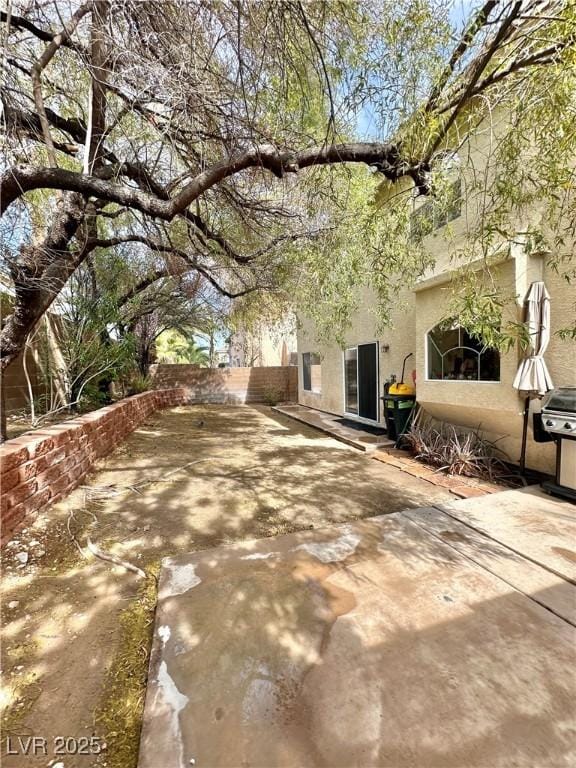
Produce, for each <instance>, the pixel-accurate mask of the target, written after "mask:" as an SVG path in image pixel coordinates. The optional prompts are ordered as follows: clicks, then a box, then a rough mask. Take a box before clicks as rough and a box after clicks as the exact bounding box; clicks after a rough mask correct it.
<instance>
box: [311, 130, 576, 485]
mask: <svg viewBox="0 0 576 768" xmlns="http://www.w3.org/2000/svg"><path fill="white" fill-rule="evenodd" d="M503 119H506V118H505V116H504V118H503ZM483 128H484V129H482V126H481V127H480V129H479V130H478V131H477V132H476V133H475V134H474V135H473V136H472V138H471V139H469V140H468V142H467V145H466V146H464V147H461V148H460V155H461V156H462V157H464V158H465V162H463V163H462V165H461V167H459V168H458V169H457V173H456V179H455V182H454V183H455V185H457V186H458V191H460V190H461V194H460V195H456V196H455V199H454V205H453V206H451V208H450V211H449V214H448V215H446V214H444V215H443V216H442V217H441V218H440V219H439V220H434V217H428V218H427V221H428V226H427V229H426V230H425V231H424V233H422V232H420V236H422V237H423V245H424V247H425V248H426V249H427V250H428V252H429V253H430V254H431V255H432V256H433V257H434V266H433V267H432V268H430V269H429V270H428V271H427V272H426V273H425V274H423V275H422V276H421V277H420V278H419V279H418V280H417V282H416V284H415V285H413V286H411V287H410V288H409V289H408V288H407V289H405V290H402V291H401V292H400V293H399V295H398V296H397V300H398V301H397V304H396V308H395V309H394V311H393V313H392V318H391V319H392V325H391V327H390V328H389V329H388V330H387V331H386V332H385V333H383V334H381V335H378V334H377V332H376V320H375V317H374V313H373V312H371V311H370V308H371V307H372V306H373V305H374V302H375V300H376V299H375V296H374V294H373V292H372V291H371V289H369V288H367V287H363V286H358V291H359V292H360V295H361V302H360V306H361V309H360V310H359V311H358V312H357V314H356V316H355V317H354V320H353V323H352V327H350V328H349V330H348V332H347V335H346V339H345V342H346V343H345V346H344V348H342V347H340V346H339V345H338V344H336V343H334V344H332V345H321V344H319V343H318V342H317V340H316V334H315V328H314V325H313V323H311V322H310V321H309V320H308V319H307V318H305V317H301V318H299V320H300V327H299V331H298V365H299V386H298V401H299V403H300V404H302V405H305V406H309V407H312V408H316V409H319V410H322V411H327V412H330V413H334V414H338V415H342V416H347V417H349V418H350V419H354V420H358V421H364V422H367V423H369V424H381V425H383V422H384V419H383V412H382V411H383V409H382V401H381V395H382V394H383V388H384V384H385V382H386V380H388V379H389V378H390V376H391V375H395V376H396V377H397V378H398V380H399V379H400V375H401V372H402V365H403V361H404V360H405V358H406V356H407V355H411V356H410V357H409V358H408V359H407V360H406V373H405V381H408V382H410V383H412V381H413V379H414V380H415V383H416V399H417V402H418V403H419V404H420V406H421V407H422V408H423V409H424V410H425V411H426V412H427V413H429V414H430V415H431V416H433V417H434V418H436V419H438V420H441V421H444V422H450V423H453V424H456V425H461V426H464V427H470V428H478V427H480V429H481V431H482V432H483V433H485V435H486V436H487V437H488V438H489V439H499V443H498V444H499V446H500V447H501V448H502V449H503V450H504V451H505V452H506V453H507V455H508V456H509V458H510V460H511V461H512V462H516V463H517V462H518V461H519V458H520V453H521V440H522V425H523V412H524V402H525V397H524V394H522V393H519V392H518V390H516V389H514V387H513V381H514V377H515V373H516V371H517V368H518V365H519V362H520V360H521V358H522V350H521V349H520V345H517V346H516V347H515V348H513V349H511V350H510V351H509V352H506V353H500V352H498V350H496V349H490V348H485V347H484V345H483V344H482V342H480V341H479V340H478V339H474V338H472V337H470V336H469V335H468V334H467V333H466V331H465V330H464V329H463V328H461V327H459V326H458V324H457V323H456V322H455V323H453V324H452V325H451V326H450V327H448V328H446V327H441V326H440V323H441V322H442V321H446V318H447V305H448V295H449V285H450V282H451V280H452V278H453V276H454V274H455V272H454V260H453V259H452V256H453V254H454V252H455V251H456V250H457V249H458V250H459V249H460V248H461V247H462V245H463V243H464V242H465V240H466V238H467V237H468V234H467V233H468V232H469V231H470V223H471V222H473V221H474V217H476V216H478V215H479V210H478V205H479V203H478V199H477V195H476V197H475V196H474V195H473V194H468V192H467V191H466V190H467V185H466V183H464V184H462V183H461V182H462V180H464V182H465V181H466V174H467V173H469V172H472V171H471V170H470V168H471V165H473V166H474V169H475V172H476V173H477V172H478V169H479V168H483V167H484V168H485V167H486V165H487V164H488V163H489V160H488V159H487V158H490V156H491V152H490V143H491V142H493V141H494V135H495V133H497V130H498V126H497V125H495V124H494V117H493V116H491V123H490V125H489V126H486V125H484V126H483ZM488 172H491V171H490V169H488ZM470 186H471V187H472V185H470ZM407 204H408V205H411V206H413V214H412V220H413V225H414V227H415V228H416V227H418V225H419V223H420V220H421V219H422V216H421V214H422V213H423V211H422V207H423V206H429V205H430V202H429V201H427V200H425V199H423V198H416V197H414V196H412V197H410V196H409V202H407ZM540 215H541V212H540V211H539V210H538V207H537V206H535V207H534V210H532V211H530V213H529V216H528V218H530V219H531V221H530V222H527V221H526V220H525V219H526V215H525V214H524V220H522V221H520V220H519V221H518V222H517V223H515V225H514V226H515V228H516V229H515V231H517V232H518V236H517V237H514V238H513V240H512V241H510V242H507V241H502V242H501V243H500V244H499V245H498V246H497V247H496V248H495V250H494V253H493V254H492V264H493V267H492V274H493V275H494V277H495V280H496V281H497V283H498V285H499V287H500V288H501V289H502V295H507V296H510V297H511V298H510V300H509V301H508V302H507V304H506V306H505V307H504V309H503V319H512V320H514V321H516V322H521V321H522V307H523V303H524V298H525V296H526V294H527V291H528V289H529V287H530V285H531V283H532V282H533V281H540V280H543V281H544V282H545V284H546V287H547V289H548V292H549V293H550V297H551V302H550V308H551V340H550V344H549V347H548V350H547V351H546V355H545V359H546V362H547V365H548V369H549V371H550V374H551V377H552V380H553V382H554V386H555V387H560V386H570V385H575V384H576V345H575V344H574V341H573V340H566V339H565V340H563V339H561V338H560V337H559V336H558V334H557V331H558V330H559V329H560V328H565V327H566V325H567V324H568V323H569V322H570V318H572V317H573V315H574V304H575V302H576V295H575V288H574V285H571V284H569V283H568V282H567V281H566V280H565V279H564V278H563V276H562V275H561V274H559V273H558V272H556V271H555V270H554V269H553V268H552V267H551V266H550V264H549V256H550V254H549V252H541V253H539V252H537V251H536V250H535V249H534V248H529V247H526V238H525V237H524V235H523V234H522V233H523V232H526V231H527V229H528V227H529V226H530V225H531V224H534V223H535V222H536V223H538V217H539V216H540ZM448 230H449V232H450V236H449V237H447V236H446V235H447V232H448ZM480 264H481V261H480V257H479V258H478V261H477V264H475V262H474V257H473V258H472V260H471V261H469V262H468V266H467V269H468V270H474V269H475V267H476V268H479V266H480ZM514 297H515V298H514ZM531 408H532V409H534V408H535V409H538V408H539V401H538V400H537V399H535V400H534V401H533V403H532V405H531ZM529 423H530V425H531V423H532V419H530V421H529ZM554 463H555V446H554V444H553V443H536V442H534V439H533V434H532V428H531V427H530V431H529V434H528V444H527V453H526V466H527V467H529V468H533V469H537V470H540V471H545V472H551V473H552V472H553V470H554Z"/></svg>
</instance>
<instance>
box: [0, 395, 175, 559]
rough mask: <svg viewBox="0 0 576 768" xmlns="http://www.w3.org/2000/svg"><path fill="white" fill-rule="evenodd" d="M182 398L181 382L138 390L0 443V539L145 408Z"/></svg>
mask: <svg viewBox="0 0 576 768" xmlns="http://www.w3.org/2000/svg"><path fill="white" fill-rule="evenodd" d="M187 398H188V391H187V390H185V389H181V388H174V389H160V390H156V391H154V392H143V393H142V394H140V395H134V396H133V397H128V398H126V399H124V400H121V401H120V402H118V403H114V404H113V405H109V406H106V407H105V408H100V409H99V410H97V411H93V412H92V413H87V414H85V415H84V416H79V417H78V418H77V419H73V420H71V421H66V422H63V423H62V424H57V425H55V426H51V427H47V428H46V429H42V430H36V431H34V432H27V433H26V434H24V435H21V436H20V437H17V438H15V439H13V440H9V441H8V442H7V443H5V444H4V445H1V446H0V491H1V494H2V498H1V512H0V540H1V543H2V544H4V543H5V542H6V541H7V540H8V539H9V538H10V537H11V536H12V535H13V534H14V533H15V532H16V531H17V530H18V529H19V528H21V527H22V526H23V525H24V522H25V521H26V520H28V519H29V517H31V516H32V515H33V514H34V513H37V512H39V511H40V510H42V509H45V508H46V507H48V506H49V505H51V504H54V503H55V502H57V501H60V499H62V498H64V496H66V495H67V494H68V493H70V491H72V490H73V489H74V488H77V487H78V486H79V485H80V483H81V482H82V480H83V479H84V477H85V476H86V474H87V473H88V471H89V470H90V469H91V467H92V466H93V464H94V462H95V461H96V459H99V458H101V457H102V456H107V455H108V454H109V453H110V452H111V451H113V450H114V448H115V447H116V446H117V445H118V444H119V443H121V442H122V440H124V438H125V437H126V436H127V435H129V434H130V432H132V431H133V430H134V429H136V428H137V427H138V426H139V425H140V424H141V423H142V422H143V421H144V420H145V419H146V418H147V417H148V416H149V415H150V414H151V413H153V412H154V411H156V410H158V409H159V408H169V407H172V406H176V405H180V404H183V403H185V402H187Z"/></svg>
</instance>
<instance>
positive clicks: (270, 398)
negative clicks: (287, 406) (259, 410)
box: [264, 388, 284, 406]
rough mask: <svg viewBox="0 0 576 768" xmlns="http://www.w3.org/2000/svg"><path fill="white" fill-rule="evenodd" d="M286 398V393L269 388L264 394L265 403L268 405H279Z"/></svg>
mask: <svg viewBox="0 0 576 768" xmlns="http://www.w3.org/2000/svg"><path fill="white" fill-rule="evenodd" d="M283 398H284V393H283V392H282V390H280V389H274V388H269V389H267V390H266V391H265V392H264V402H265V403H266V405H271V406H273V405H278V403H279V402H280V401H281V400H282V399H283Z"/></svg>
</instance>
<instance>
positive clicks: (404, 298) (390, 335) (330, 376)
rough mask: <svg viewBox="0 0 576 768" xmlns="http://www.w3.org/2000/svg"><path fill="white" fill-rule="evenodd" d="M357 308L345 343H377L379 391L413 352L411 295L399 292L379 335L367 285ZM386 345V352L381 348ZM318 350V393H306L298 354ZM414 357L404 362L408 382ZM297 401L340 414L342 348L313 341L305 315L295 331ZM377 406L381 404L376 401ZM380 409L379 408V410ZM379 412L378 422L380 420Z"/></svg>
mask: <svg viewBox="0 0 576 768" xmlns="http://www.w3.org/2000/svg"><path fill="white" fill-rule="evenodd" d="M359 293H360V305H359V311H358V312H357V313H356V315H355V317H354V322H353V324H352V327H351V328H350V329H349V331H348V332H347V333H346V337H345V338H346V346H355V345H356V344H365V343H368V342H373V341H378V342H379V360H378V362H379V373H380V386H379V391H380V394H382V387H383V385H384V382H385V381H386V379H387V378H388V377H389V376H390V375H391V374H396V376H397V377H398V379H399V378H400V373H401V371H402V361H403V359H404V357H405V356H406V355H407V354H408V353H409V352H412V353H415V349H414V338H415V316H414V303H415V297H414V294H413V293H412V292H411V291H407V290H406V291H402V292H401V293H400V294H399V295H398V297H397V299H396V301H395V309H394V311H393V312H392V316H391V320H392V325H391V326H390V328H387V329H386V330H385V331H384V332H382V333H381V334H380V335H378V334H377V330H376V329H377V322H376V317H375V313H374V309H375V306H376V298H375V295H374V292H373V291H372V290H371V289H369V288H365V287H364V288H360V289H359ZM386 345H388V346H389V351H387V352H385V351H384V347H385V346H386ZM303 352H318V353H319V354H320V356H321V382H320V390H321V391H320V392H307V391H305V390H304V389H303V387H302V353H303ZM415 367H416V365H415V358H414V357H411V358H410V359H409V360H408V361H407V362H406V381H410V382H411V381H412V377H411V373H412V371H413V370H414V369H415ZM298 401H299V402H300V403H301V404H302V405H307V406H309V407H311V408H318V409H320V410H323V411H329V412H330V413H336V414H339V415H342V414H343V413H344V366H343V351H342V348H341V347H340V346H339V345H337V344H330V345H325V344H324V345H321V344H319V343H318V341H317V340H316V336H315V331H314V327H313V325H312V323H310V321H309V320H306V318H303V319H302V320H301V325H300V328H299V331H298ZM380 405H381V404H380ZM380 411H381V409H380ZM382 420H383V418H382V413H381V412H380V421H382Z"/></svg>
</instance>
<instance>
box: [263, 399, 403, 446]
mask: <svg viewBox="0 0 576 768" xmlns="http://www.w3.org/2000/svg"><path fill="white" fill-rule="evenodd" d="M272 410H273V411H276V413H281V414H283V415H284V416H289V417H290V418H291V419H294V420H295V421H299V422H300V423H301V424H307V425H308V426H310V427H315V428H316V429H319V430H320V431H321V432H324V433H325V434H326V435H330V436H331V437H334V438H335V439H336V440H339V441H340V442H342V443H346V445H351V446H352V447H353V448H358V450H360V451H364V452H365V453H372V452H373V451H376V450H378V448H383V447H386V446H391V445H394V440H390V438H388V437H386V435H375V434H373V433H372V432H370V431H368V430H363V429H362V428H361V427H362V425H361V424H360V423H358V427H349V426H347V425H346V424H342V423H341V422H342V417H341V416H336V415H334V414H332V413H326V411H317V410H315V409H314V408H307V407H306V406H305V405H296V404H289V405H278V406H276V407H274V408H273V409H272Z"/></svg>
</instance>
